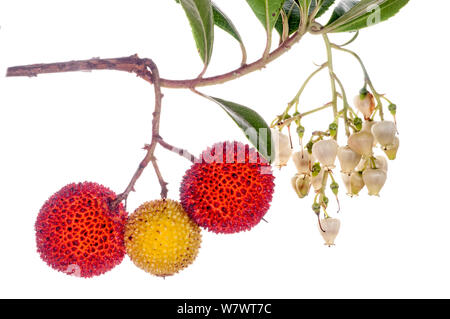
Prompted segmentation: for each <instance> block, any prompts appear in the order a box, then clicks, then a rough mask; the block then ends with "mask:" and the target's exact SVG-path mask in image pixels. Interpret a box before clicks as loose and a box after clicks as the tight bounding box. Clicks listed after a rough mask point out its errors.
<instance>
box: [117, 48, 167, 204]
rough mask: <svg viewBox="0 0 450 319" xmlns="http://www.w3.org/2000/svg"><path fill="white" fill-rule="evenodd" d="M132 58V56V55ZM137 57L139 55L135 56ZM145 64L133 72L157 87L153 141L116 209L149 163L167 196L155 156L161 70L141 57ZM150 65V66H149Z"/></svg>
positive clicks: (160, 99) (163, 196)
mask: <svg viewBox="0 0 450 319" xmlns="http://www.w3.org/2000/svg"><path fill="white" fill-rule="evenodd" d="M130 58H131V57H130ZM135 58H137V56H136V57H135ZM140 60H141V61H142V63H143V65H145V66H146V67H145V69H143V70H142V71H140V73H141V74H138V73H136V71H135V70H133V71H132V72H135V73H136V74H138V75H139V76H140V77H142V78H144V79H151V82H152V83H153V87H154V89H155V110H154V112H153V120H152V141H151V143H150V144H149V145H146V146H145V147H144V149H145V150H147V154H146V155H145V157H144V159H143V160H142V161H141V163H140V164H139V166H138V168H137V170H136V172H135V173H134V175H133V177H132V178H131V181H130V183H129V184H128V186H127V188H126V189H125V191H124V192H123V193H122V194H120V195H118V196H117V199H116V200H115V201H113V202H112V204H111V207H112V209H113V210H114V209H115V208H116V207H117V205H118V204H119V203H120V202H122V201H123V200H126V199H127V198H128V195H129V193H130V192H132V191H134V186H135V184H136V182H137V180H138V179H139V177H140V176H141V174H142V172H143V171H144V169H145V168H146V167H147V165H148V163H150V162H151V163H152V164H153V168H154V169H155V173H156V175H157V177H158V180H159V184H160V185H161V197H162V198H163V199H165V198H167V192H168V190H167V183H166V182H165V181H164V179H163V177H162V175H161V171H160V170H159V167H158V164H157V162H156V158H155V156H154V153H155V149H156V146H157V145H158V141H159V139H160V138H161V137H160V136H159V123H160V119H161V105H162V97H163V95H162V93H161V82H160V78H159V72H158V68H157V66H156V64H155V63H154V62H153V61H152V60H150V59H140ZM147 67H148V68H147ZM148 69H150V70H148Z"/></svg>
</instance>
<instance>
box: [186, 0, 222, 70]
mask: <svg viewBox="0 0 450 319" xmlns="http://www.w3.org/2000/svg"><path fill="white" fill-rule="evenodd" d="M179 2H180V3H181V6H182V7H183V9H184V11H185V13H186V16H187V18H188V20H189V23H190V24H191V28H192V34H193V36H194V39H195V43H196V45H197V50H198V53H199V54H200V57H201V58H202V60H203V63H204V64H205V69H204V70H206V67H207V66H208V64H209V61H210V60H211V55H212V50H213V43H214V15H213V10H212V6H211V0H179Z"/></svg>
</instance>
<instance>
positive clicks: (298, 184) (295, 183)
mask: <svg viewBox="0 0 450 319" xmlns="http://www.w3.org/2000/svg"><path fill="white" fill-rule="evenodd" d="M291 182H292V187H293V188H294V190H295V192H296V193H297V195H298V197H300V198H304V197H306V196H308V194H309V190H310V189H311V176H309V175H308V174H295V176H294V177H293V178H292V179H291Z"/></svg>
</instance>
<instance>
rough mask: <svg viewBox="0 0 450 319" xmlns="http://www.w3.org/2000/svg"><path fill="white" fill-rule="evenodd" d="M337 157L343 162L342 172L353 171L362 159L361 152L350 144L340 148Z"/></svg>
mask: <svg viewBox="0 0 450 319" xmlns="http://www.w3.org/2000/svg"><path fill="white" fill-rule="evenodd" d="M337 157H338V159H339V163H340V164H341V172H343V173H350V172H352V171H353V170H354V169H355V167H356V165H358V163H359V161H360V160H361V154H358V153H356V152H355V151H353V150H352V149H351V148H350V147H349V146H348V145H347V146H341V147H339V148H338V153H337Z"/></svg>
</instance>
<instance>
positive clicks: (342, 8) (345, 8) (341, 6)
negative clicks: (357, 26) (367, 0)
mask: <svg viewBox="0 0 450 319" xmlns="http://www.w3.org/2000/svg"><path fill="white" fill-rule="evenodd" d="M359 2H361V1H360V0H342V1H341V2H339V3H338V4H337V6H336V8H334V10H333V13H332V14H331V17H330V20H329V21H328V23H327V25H330V24H331V23H333V22H334V21H336V20H337V19H339V18H340V17H342V16H343V15H344V14H346V13H347V12H349V11H350V9H352V8H353V7H354V6H355V5H357V4H358V3H359Z"/></svg>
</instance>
